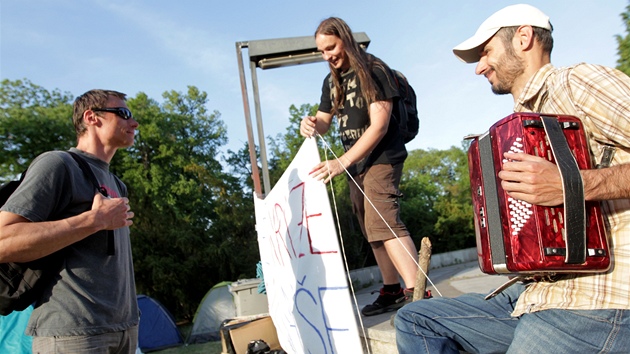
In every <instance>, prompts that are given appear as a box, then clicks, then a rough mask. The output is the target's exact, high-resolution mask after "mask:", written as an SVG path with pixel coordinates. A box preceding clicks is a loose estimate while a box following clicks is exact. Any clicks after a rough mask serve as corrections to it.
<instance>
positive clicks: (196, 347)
mask: <svg viewBox="0 0 630 354" xmlns="http://www.w3.org/2000/svg"><path fill="white" fill-rule="evenodd" d="M221 351H222V347H221V341H217V342H207V343H202V344H191V345H186V344H184V345H182V346H179V347H174V348H168V349H164V350H160V351H158V352H152V353H159V354H202V353H203V354H221Z"/></svg>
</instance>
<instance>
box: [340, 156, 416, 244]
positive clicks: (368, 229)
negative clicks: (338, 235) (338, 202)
mask: <svg viewBox="0 0 630 354" xmlns="http://www.w3.org/2000/svg"><path fill="white" fill-rule="evenodd" d="M402 169H403V164H402V163H399V164H396V165H373V166H371V167H369V168H368V169H367V170H366V171H365V172H363V173H362V174H360V175H358V176H355V177H353V178H354V180H355V181H356V182H357V183H358V184H359V187H357V185H356V184H355V183H354V182H352V181H351V180H350V181H348V183H349V184H350V200H351V201H352V211H353V212H354V214H355V215H356V216H357V218H358V219H359V224H360V225H361V231H363V236H365V238H366V239H367V240H368V242H375V241H385V240H389V239H392V238H394V237H395V236H394V234H393V233H392V230H393V231H394V233H395V234H396V236H398V237H404V236H409V231H407V227H406V226H405V224H403V222H402V221H401V220H400V204H399V202H398V200H399V199H400V198H401V197H402V193H400V190H398V185H399V184H400V177H401V175H402ZM359 188H361V189H363V191H364V192H365V197H364V195H363V193H361V191H360V190H359ZM366 198H367V199H366ZM368 199H369V201H372V204H373V205H374V206H372V204H370V202H369V201H368ZM375 208H376V210H375ZM377 210H378V212H377ZM379 213H380V215H379ZM381 216H382V217H383V218H381ZM383 219H385V221H383ZM388 225H389V227H388ZM390 228H391V230H390Z"/></svg>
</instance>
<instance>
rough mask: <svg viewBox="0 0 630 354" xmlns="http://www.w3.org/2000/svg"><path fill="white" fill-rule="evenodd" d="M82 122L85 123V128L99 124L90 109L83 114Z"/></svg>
mask: <svg viewBox="0 0 630 354" xmlns="http://www.w3.org/2000/svg"><path fill="white" fill-rule="evenodd" d="M83 122H84V123H85V126H90V125H97V124H99V123H100V121H99V119H98V116H97V115H96V113H95V112H94V111H93V110H91V109H88V110H86V111H85V112H83Z"/></svg>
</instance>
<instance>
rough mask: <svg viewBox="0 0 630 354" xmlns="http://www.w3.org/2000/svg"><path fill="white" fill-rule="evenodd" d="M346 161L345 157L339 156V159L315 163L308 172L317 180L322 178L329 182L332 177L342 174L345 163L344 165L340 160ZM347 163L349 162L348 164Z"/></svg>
mask: <svg viewBox="0 0 630 354" xmlns="http://www.w3.org/2000/svg"><path fill="white" fill-rule="evenodd" d="M342 159H343V160H345V161H346V162H347V161H348V159H347V158H345V157H344V156H341V157H340V158H339V159H335V160H329V161H323V162H320V163H318V164H317V166H315V167H314V168H313V169H312V170H311V172H309V173H308V174H309V175H311V176H313V178H315V179H316V180H318V181H321V180H324V183H328V182H330V181H331V180H332V179H333V177H335V176H338V175H340V174H343V173H344V171H345V170H346V168H347V167H348V166H347V165H346V166H344V165H343V164H342V162H341V161H343V160H342ZM348 165H349V164H348Z"/></svg>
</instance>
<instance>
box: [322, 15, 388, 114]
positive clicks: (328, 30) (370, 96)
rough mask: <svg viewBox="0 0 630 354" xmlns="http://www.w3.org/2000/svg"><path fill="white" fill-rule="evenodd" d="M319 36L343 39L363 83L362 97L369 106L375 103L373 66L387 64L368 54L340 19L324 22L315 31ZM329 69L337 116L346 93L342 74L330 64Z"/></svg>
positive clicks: (375, 92) (375, 90)
mask: <svg viewBox="0 0 630 354" xmlns="http://www.w3.org/2000/svg"><path fill="white" fill-rule="evenodd" d="M319 34H324V35H329V36H336V37H338V38H339V39H341V41H342V42H343V46H344V48H345V50H346V56H347V58H348V61H349V62H350V69H351V70H354V72H355V73H356V75H357V76H358V78H359V82H360V83H361V95H362V96H363V99H364V100H365V102H366V104H367V105H368V106H369V105H370V103H372V102H375V101H376V95H377V89H376V84H375V83H374V79H373V78H372V75H371V68H372V66H373V65H379V66H383V67H384V66H385V63H383V62H382V61H381V60H380V59H378V58H376V57H375V56H373V55H371V54H368V53H366V52H365V50H363V48H361V46H360V45H359V43H358V42H357V41H356V40H355V39H354V36H353V35H352V31H351V30H350V27H349V26H348V24H347V23H346V22H345V21H344V20H342V19H340V18H338V17H330V18H327V19H325V20H323V21H322V22H321V23H320V24H319V26H318V27H317V30H316V31H315V36H317V35H319ZM329 67H330V72H331V77H332V82H333V86H334V90H335V95H334V100H333V114H335V115H337V114H338V113H339V107H341V105H342V103H343V100H344V99H345V92H344V89H343V87H342V86H341V72H340V71H339V70H336V69H335V68H334V67H333V66H332V65H330V64H329Z"/></svg>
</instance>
